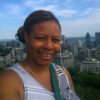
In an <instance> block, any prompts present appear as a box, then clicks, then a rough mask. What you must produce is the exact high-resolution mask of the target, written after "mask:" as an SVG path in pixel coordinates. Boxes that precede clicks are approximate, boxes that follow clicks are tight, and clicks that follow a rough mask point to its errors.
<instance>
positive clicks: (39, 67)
mask: <svg viewBox="0 0 100 100" xmlns="http://www.w3.org/2000/svg"><path fill="white" fill-rule="evenodd" d="M60 38H61V30H60V28H59V25H58V24H57V23H56V22H54V21H45V22H41V23H38V24H36V25H34V26H32V28H31V31H30V35H28V34H27V32H25V33H24V39H25V41H26V45H27V57H26V59H25V60H24V61H23V62H20V64H21V66H22V67H23V68H24V69H25V70H26V71H27V72H28V73H29V74H30V75H31V76H33V77H34V78H35V79H36V80H37V81H38V82H39V83H40V84H41V85H42V86H44V88H46V89H48V90H49V91H51V92H52V91H53V87H52V83H51V75H50V71H49V64H50V62H51V61H52V59H53V58H54V56H55V55H56V54H57V53H58V52H59V51H60V42H61V40H60ZM63 70H64V72H65V73H66V75H67V76H68V79H69V80H70V82H71V86H72V89H73V91H74V87H73V84H72V80H71V77H70V75H69V73H68V71H66V70H65V69H64V68H63ZM9 80H10V81H9ZM1 90H2V91H1ZM0 100H24V88H23V84H22V81H21V80H20V78H19V76H18V75H17V74H16V72H14V71H12V70H9V71H6V72H4V73H2V74H1V75H0Z"/></svg>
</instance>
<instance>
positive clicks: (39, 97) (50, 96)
mask: <svg viewBox="0 0 100 100" xmlns="http://www.w3.org/2000/svg"><path fill="white" fill-rule="evenodd" d="M53 67H54V69H55V70H56V71H57V74H58V78H59V87H60V90H61V95H62V100H80V99H79V98H78V97H77V95H76V94H75V93H74V92H73V91H72V88H71V86H70V82H69V80H68V78H67V76H66V75H65V74H64V72H63V71H62V69H61V68H60V66H58V65H56V64H54V63H53ZM9 69H10V70H13V71H15V72H16V73H17V74H18V76H19V77H20V79H21V80H22V83H23V86H24V100H56V98H55V94H54V93H53V92H50V91H49V90H47V89H46V88H45V87H43V86H42V85H41V84H40V83H39V82H38V81H37V80H36V79H35V78H34V77H32V76H31V75H30V74H29V73H28V72H27V71H25V70H24V68H23V67H22V66H21V65H20V64H15V65H14V66H12V67H10V68H9Z"/></svg>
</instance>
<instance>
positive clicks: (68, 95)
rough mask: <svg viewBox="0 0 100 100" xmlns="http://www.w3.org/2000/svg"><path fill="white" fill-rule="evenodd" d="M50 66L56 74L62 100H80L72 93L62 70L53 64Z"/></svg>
mask: <svg viewBox="0 0 100 100" xmlns="http://www.w3.org/2000/svg"><path fill="white" fill-rule="evenodd" d="M52 65H53V67H54V69H55V70H56V72H57V74H58V78H59V87H60V92H61V96H62V100H80V99H79V97H78V96H77V95H76V94H75V93H74V92H73V91H72V87H71V85H70V81H69V80H68V77H67V75H66V74H65V73H64V71H63V70H62V68H61V67H60V66H59V65H57V64H54V63H52Z"/></svg>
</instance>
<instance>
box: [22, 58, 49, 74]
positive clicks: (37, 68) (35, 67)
mask: <svg viewBox="0 0 100 100" xmlns="http://www.w3.org/2000/svg"><path fill="white" fill-rule="evenodd" d="M22 64H23V65H24V66H25V67H26V68H28V67H30V69H31V71H32V72H35V73H43V72H48V71H49V64H48V65H41V64H37V63H34V62H33V61H31V60H30V59H28V58H26V59H25V60H24V61H23V62H22Z"/></svg>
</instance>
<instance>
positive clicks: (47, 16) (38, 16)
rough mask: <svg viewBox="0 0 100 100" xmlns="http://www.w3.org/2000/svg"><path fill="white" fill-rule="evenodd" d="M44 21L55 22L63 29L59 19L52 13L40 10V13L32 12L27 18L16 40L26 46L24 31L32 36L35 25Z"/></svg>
mask: <svg viewBox="0 0 100 100" xmlns="http://www.w3.org/2000/svg"><path fill="white" fill-rule="evenodd" d="M44 21H55V22H56V23H57V24H58V25H59V28H60V29H61V26H60V23H59V21H58V19H57V18H56V17H55V16H54V14H52V13H51V12H50V11H46V10H38V11H35V12H32V13H31V14H30V15H29V16H28V17H27V18H26V20H25V22H24V25H23V26H22V27H20V28H19V29H18V31H17V34H16V39H17V40H19V41H21V42H22V43H24V44H25V40H24V37H23V33H24V31H26V32H27V33H28V34H30V30H31V28H32V26H33V25H35V24H37V23H40V22H44Z"/></svg>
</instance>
